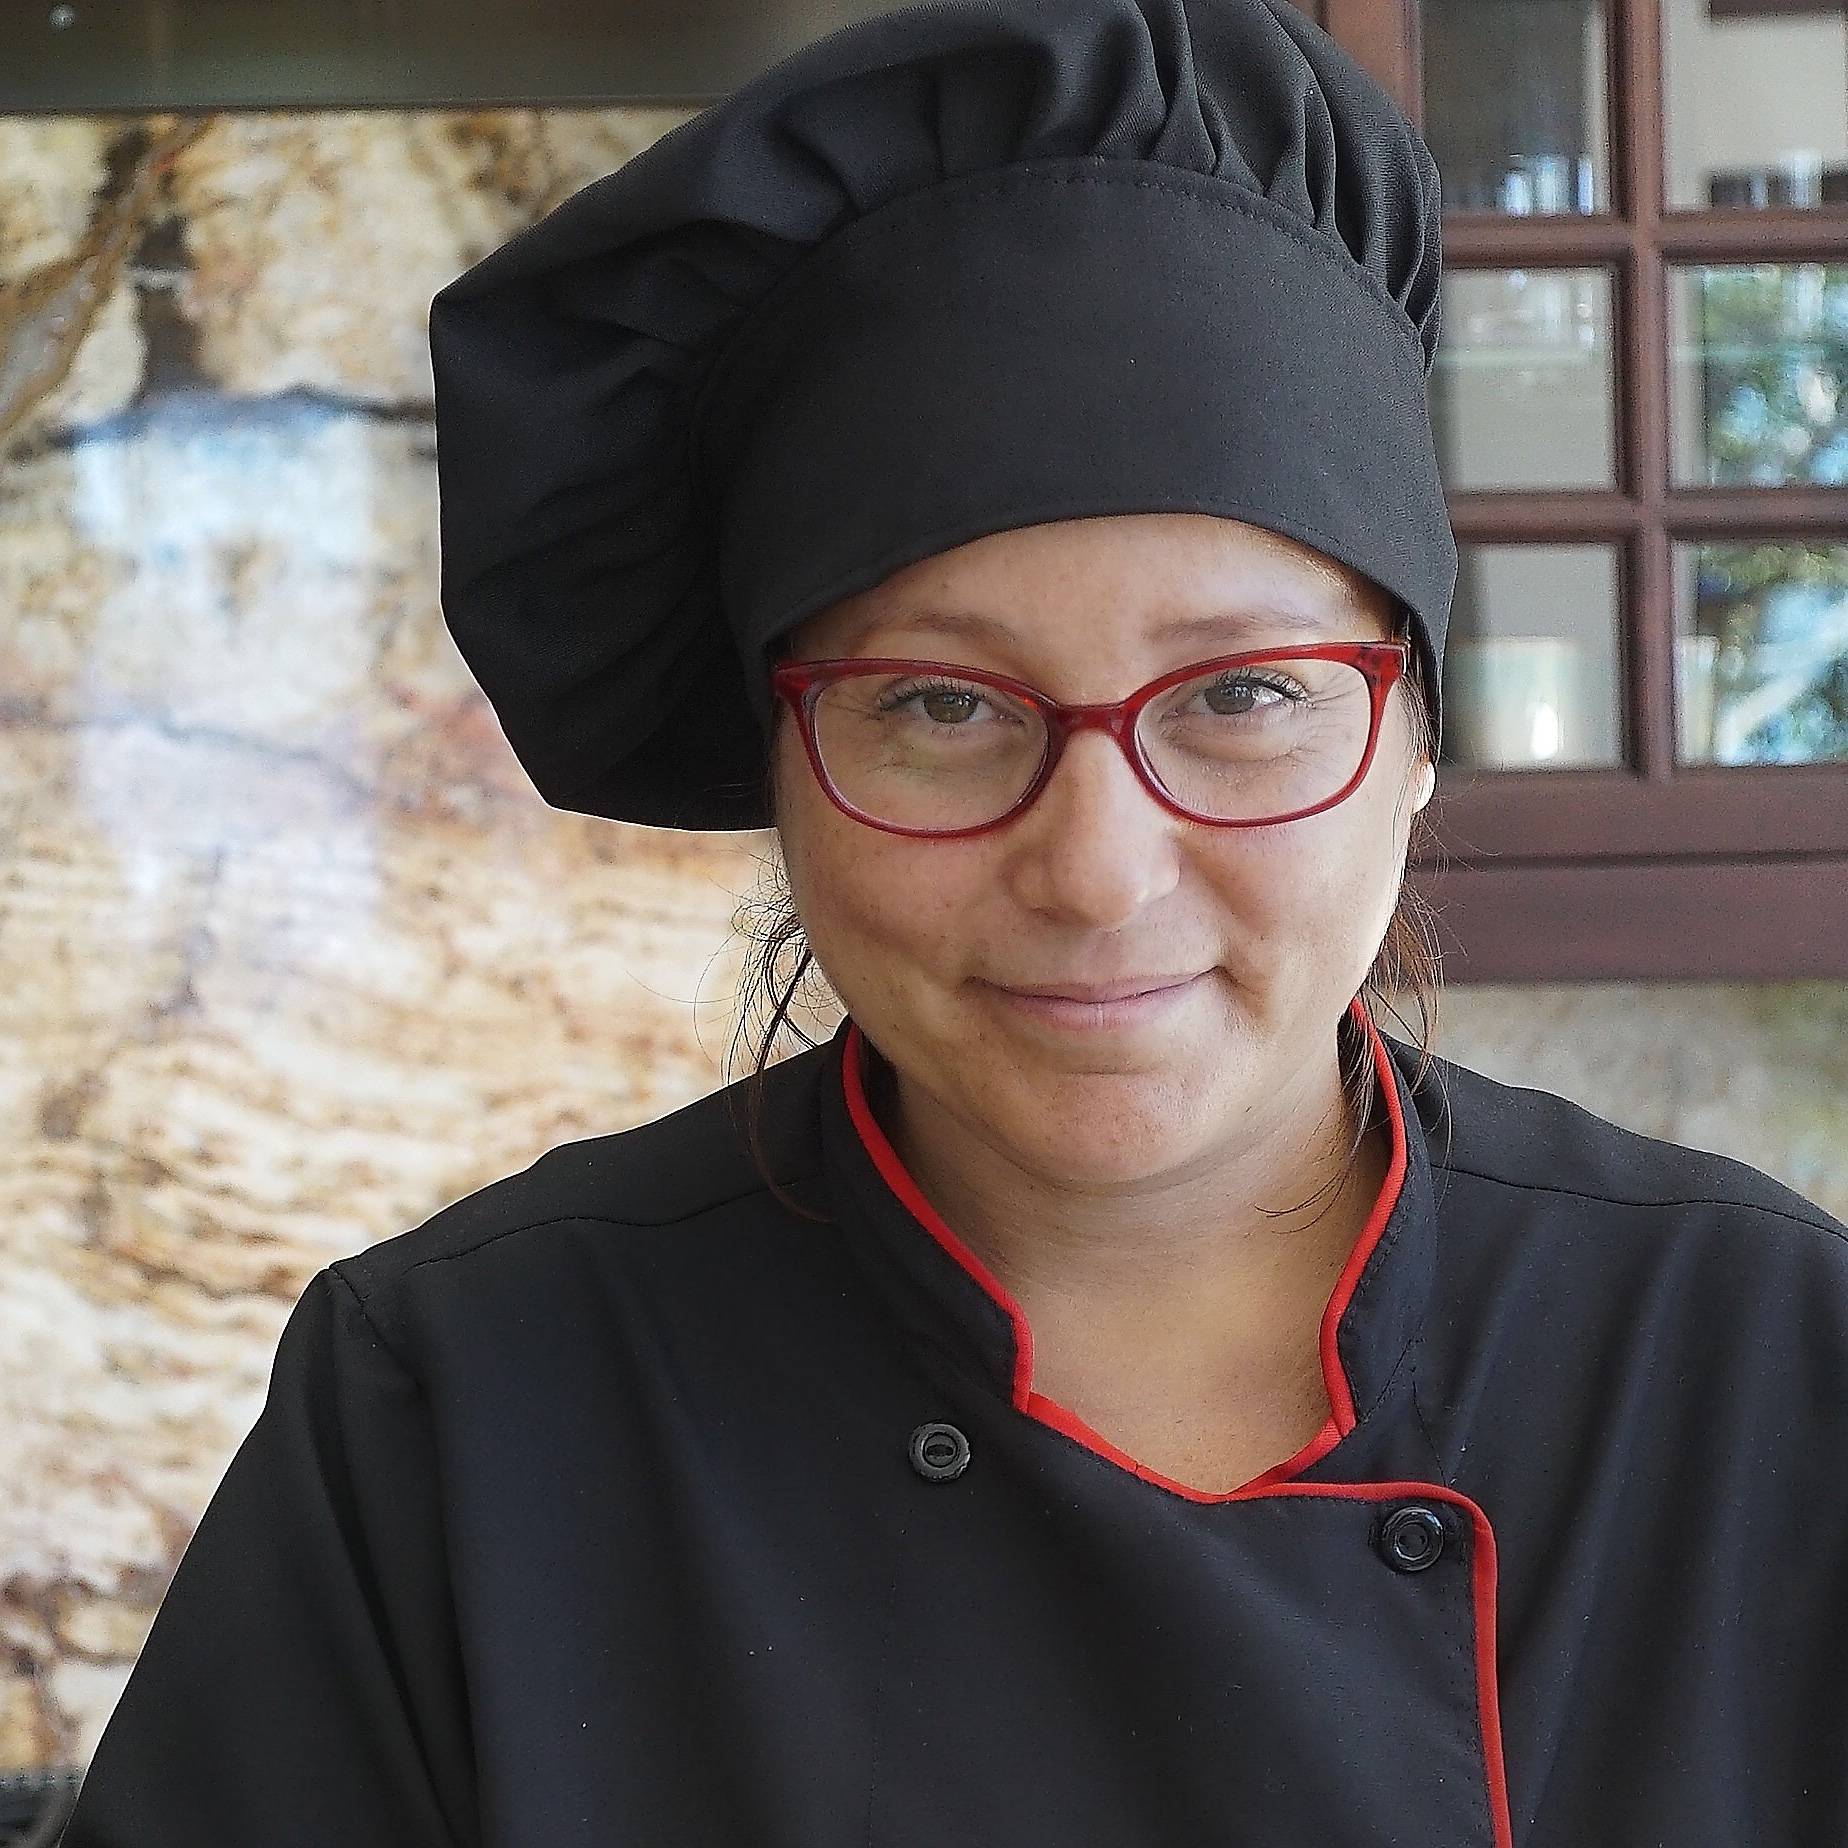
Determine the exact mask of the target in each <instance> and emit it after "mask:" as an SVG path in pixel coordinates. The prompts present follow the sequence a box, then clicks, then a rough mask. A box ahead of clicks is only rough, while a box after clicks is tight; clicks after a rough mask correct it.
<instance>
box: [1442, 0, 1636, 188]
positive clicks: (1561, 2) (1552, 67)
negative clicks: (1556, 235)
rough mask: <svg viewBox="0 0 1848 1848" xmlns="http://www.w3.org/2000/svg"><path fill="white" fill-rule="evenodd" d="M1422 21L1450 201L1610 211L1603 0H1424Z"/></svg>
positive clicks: (1444, 181) (1443, 168)
mask: <svg viewBox="0 0 1848 1848" xmlns="http://www.w3.org/2000/svg"><path fill="white" fill-rule="evenodd" d="M1420 21H1421V24H1420V31H1421V34H1422V37H1423V46H1424V49H1423V61H1424V109H1425V121H1424V132H1425V139H1426V141H1427V142H1428V143H1429V145H1430V149H1431V153H1432V156H1433V157H1434V158H1435V159H1436V161H1437V170H1438V174H1439V177H1440V178H1441V179H1442V181H1443V188H1444V206H1445V209H1446V210H1447V211H1459V210H1461V211H1483V212H1508V213H1512V214H1527V213H1534V212H1573V213H1579V212H1602V211H1607V210H1609V206H1610V193H1609V183H1608V180H1607V177H1606V176H1607V174H1608V172H1609V168H1610V161H1609V154H1608V141H1607V137H1606V132H1605V114H1606V111H1605V93H1606V78H1605V59H1604V38H1605V9H1604V6H1603V4H1602V0H1424V6H1423V8H1422V9H1421V14H1420Z"/></svg>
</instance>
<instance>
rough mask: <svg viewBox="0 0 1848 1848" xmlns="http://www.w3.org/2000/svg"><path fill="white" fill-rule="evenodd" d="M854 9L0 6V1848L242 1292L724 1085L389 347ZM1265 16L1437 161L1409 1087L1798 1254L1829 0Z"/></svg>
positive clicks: (715, 863) (38, 1794)
mask: <svg viewBox="0 0 1848 1848" xmlns="http://www.w3.org/2000/svg"><path fill="white" fill-rule="evenodd" d="M878 10H881V9H880V7H878V6H876V5H868V6H863V7H856V6H850V5H846V4H839V5H835V6H827V5H821V4H811V5H808V6H798V5H796V4H794V3H793V0H788V3H786V4H781V5H777V4H767V3H766V0H750V3H749V4H745V3H744V0H725V3H723V4H720V3H718V0H672V3H671V4H670V3H669V0H657V3H656V4H649V5H644V4H634V3H631V4H623V3H622V0H601V3H599V0H572V3H571V4H568V5H564V4H551V5H542V4H540V0H488V3H487V4H482V5H478V6H475V7H473V8H469V9H466V11H464V10H463V9H455V8H440V7H439V6H437V5H436V4H435V3H434V0H339V3H337V4H331V3H329V4H321V5H318V6H316V7H315V8H313V9H309V8H288V9H279V8H275V7H273V6H270V5H267V4H264V3H263V0H185V5H184V7H183V8H182V6H181V5H180V3H179V0H119V3H117V4H113V5H111V6H109V7H107V8H105V7H103V6H102V5H101V4H100V3H95V4H93V3H92V0H77V4H74V5H54V6H47V5H44V4H40V3H38V0H27V3H25V4H21V5H18V6H14V7H11V8H9V9H7V11H6V13H5V15H4V17H3V18H0V971H3V972H4V980H0V1023H3V1028H0V1111H3V1114H0V1184H3V1185H4V1188H5V1199H4V1207H3V1209H0V1843H5V1842H15V1841H24V1840H27V1839H30V1830H31V1828H32V1826H33V1825H32V1823H31V1820H30V1819H31V1818H32V1817H34V1816H48V1815H50V1813H51V1812H52V1811H53V1810H54V1809H55V1807H56V1803H57V1801H58V1793H59V1792H61V1791H63V1790H66V1789H68V1788H69V1787H70V1784H71V1781H72V1779H73V1778H74V1775H75V1772H76V1771H77V1770H78V1769H80V1768H81V1766H82V1765H83V1764H84V1763H85V1762H86V1761H87V1758H88V1755H89V1752H90V1750H91V1749H92V1747H93V1746H94V1743H95V1740H96V1737H97V1735H98V1734H99V1732H100V1731H101V1728H102V1725H103V1723H104V1721H105V1720H106V1719H107V1717H108V1715H109V1712H110V1710H111V1707H112V1706H113V1703H114V1701H115V1699H116V1697H117V1695H118V1694H119V1692H120V1690H121V1687H122V1685H123V1682H124V1680H125V1679H126V1677H127V1674H128V1671H129V1669H130V1667H131V1666H132V1664H133V1662H134V1659H135V1656H136V1654H137V1652H138V1650H139V1648H140V1646H141V1643H142V1641H143V1639H144V1637H145V1635H146V1630H147V1626H148V1624H149V1622H150V1621H151V1619H152V1616H153V1613H154V1610H155V1608H156V1606H157V1605H158V1603H159V1601H160V1598H161V1596H162V1594H163V1592H164V1590H165V1588H166V1585H167V1583H168V1581H169V1579H170V1577H171V1574H172V1571H173V1569H174V1567H175V1565H176V1564H177V1562H178V1559H179V1556H180V1554H181V1552H182V1550H183V1549H184V1547H185V1545H186V1542H187V1540H188V1538H189V1536H190V1534H191V1531H192V1528H193V1525H194V1523H195V1522H196V1520H197V1518H198V1516H199V1513H200V1512H201V1511H202V1509H203V1508H204V1506H205V1503H206V1501H207V1500H208V1499H209V1496H210V1494H211V1491H212V1489H213V1488H214V1487H215V1485H216V1483H217V1481H218V1479H219V1477H220V1476H221V1475H222V1473H223V1471H224V1468H225V1466H226V1464H227V1463H228V1462H229V1460H230V1457H231V1454H232V1452H233V1451H234V1449H235V1448H236V1446H237V1444H238V1443H239V1441H240V1440H241V1439H242V1437H243V1435H244V1433H245V1432H246V1431H247V1430H248V1428H249V1426H250V1424H251V1422H252V1421H253V1420H254V1418H255V1417H256V1414H257V1411H258V1409H259V1407H260V1405H261V1403H262V1398H263V1393H264V1390H265V1386H266V1383H267V1379H268V1372H269V1365H270V1360H271V1356H272V1353H273V1351H274V1347H275V1342H276V1338H277V1336H278V1334H279V1332H280V1329H281V1326H282V1322H283V1320H284V1319H285V1317H286V1315H287V1313H288V1311H289V1309H290V1307H291V1306H292V1305H293V1303H294V1302H295V1300H296V1298H297V1296H298V1295H299V1293H300V1291H301V1290H302V1288H303V1287H304V1286H305V1284H306V1282H307V1280H308V1278H309V1277H310V1276H311V1275H312V1274H313V1273H314V1272H315V1271H316V1270H317V1269H319V1268H320V1267H321V1266H323V1265H324V1264H326V1263H328V1262H330V1261H331V1260H333V1259H335V1258H338V1257H341V1256H344V1255H346V1254H348V1253H350V1252H353V1251H357V1250H359V1249H361V1248H362V1247H364V1246H366V1245H369V1244H371V1243H373V1242H375V1241H377V1240H379V1239H381V1238H387V1237H390V1236H392V1235H394V1234H396V1233H398V1232H400V1231H403V1230H405V1229H407V1228H408V1227H410V1226H412V1225H414V1224H416V1223H418V1222H419V1221H421V1220H422V1219H424V1218H425V1217H427V1216H428V1215H429V1214H430V1213H431V1212H433V1211H434V1210H435V1209H436V1208H437V1207H438V1206H440V1205H442V1204H445V1203H447V1202H448V1201H450V1200H453V1199H455V1198H457V1197H459V1196H461V1195H462V1194H465V1193H467V1192H470V1191H472V1190H473V1189H474V1188H476V1187H478V1186H480V1185H482V1184H483V1183H485V1182H486V1181H488V1180H491V1179H493V1178H495V1177H496V1176H498V1175H502V1174H505V1173H508V1172H511V1171H512V1170H514V1169H516V1168H520V1167H523V1166H525V1165H526V1164H527V1163H528V1162H530V1161H531V1160H533V1159H534V1158H535V1157H536V1156H537V1155H538V1154H539V1153H540V1152H541V1151H542V1150H543V1149H545V1148H546V1147H548V1146H550V1145H552V1144H553V1143H556V1142H559V1141H564V1140H569V1139H574V1138H577V1137H581V1136H589V1135H598V1134H603V1133H607V1132H609V1131H613V1130H618V1129H622V1128H625V1127H627V1126H629V1125H630V1124H632V1123H636V1122H640V1121H643V1120H646V1119H649V1118H653V1117H656V1116H659V1115H662V1114H664V1113H665V1112H667V1111H669V1110H671V1109H674V1108H677V1107H678V1106H679V1105H681V1104H683V1103H685V1102H688V1101H690V1100H691V1099H692V1098H694V1097H696V1096H698V1095H699V1094H701V1093H702V1092H705V1091H707V1090H710V1089H711V1088H713V1087H714V1086H715V1085H716V1084H719V1083H721V1082H724V1081H725V1080H726V1079H727V1078H728V1077H734V1076H738V1075H741V1073H742V1072H743V1071H744V1070H745V1069H747V1068H748V1064H749V1053H748V1052H747V1051H742V1050H740V1051H739V1052H738V1053H737V1054H736V1055H734V1053H733V1043H732V1042H733V1031H734V1028H735V1027H736V1025H737V1024H738V1022H737V999H736V995H735V992H734V991H735V987H736V983H737V975H738V969H739V967H740V964H741V961H742V953H743V948H744V939H743V934H742V933H743V927H744V925H745V924H746V923H747V921H748V916H749V908H750V905H751V902H752V896H753V894H754V893H755V892H757V890H758V889H759V881H760V879H761V878H762V876H763V874H764V871H765V867H766V864H767V857H768V854H769V851H770V841H769V837H768V836H764V835H737V836H723V835H710V836H701V835H677V834H672V833H668V832H664V831H658V830H653V829H646V828H638V827H627V826H624V825H621V824H617V823H610V822H601V821H594V820H591V819H588V818H585V817H578V816H567V815H564V814H560V813H558V812H555V811H553V810H551V809H549V808H547V807H546V806H545V805H544V804H543V803H542V802H541V801H540V800H539V798H538V796H537V795H536V794H535V793H534V792H533V790H532V788H531V786H530V785H529V784H528V783H527V781H526V779H525V777H524V775H523V773H522V772H521V771H520V770H519V768H518V766H517V765H516V764H515V762H514V760H513V758H512V756H511V753H510V752H509V750H508V748H507V746H506V743H505V741H504V739H503V738H502V736H501V733H500V730H499V727H498V726H497V724H496V723H495V721H494V718H493V715H492V713H491V712H490V711H489V709H488V707H487V705H486V702H485V700H484V699H483V698H482V697H481V695H480V694H479V692H478V691H477V690H476V688H475V686H474V683H473V681H472V679H471V678H470V677H469V675H468V673H467V670H466V669H465V668H464V667H463V665H462V663H461V661H460V659H459V657H458V656H457V654H456V653H455V650H454V649H453V647H452V646H451V644H450V642H449V640H448V637H447V633H446V631H445V629H444V627H443V624H442V620H441V616H440V612H439V610H438V607H437V602H436V589H437V550H436V495H435V475H434V465H433V443H432V433H431V401H430V400H431V386H430V377H429V364H428V355H427V349H426V345H425V328H426V315H427V311H428V307H429V301H430V297H431V296H432V295H433V294H434V293H435V291H436V290H437V289H438V288H440V287H441V286H442V285H443V284H444V283H445V282H446V281H448V280H449V279H450V278H451V277H453V276H454V275H456V274H457V273H458V272H459V271H460V270H462V269H463V268H465V267H467V266H468V265H469V264H470V263H472V262H474V261H475V260H476V259H477V258H478V257H480V256H482V255H483V254H485V253H486V252H487V251H488V250H490V249H492V248H493V247H494V246H495V245H497V244H499V243H500V242H502V241H503V240H504V239H505V238H506V237H508V236H509V235H510V234H511V233H512V232H514V231H516V230H517V229H518V228H519V227H520V226H522V225H524V224H526V223H529V222H531V221H532V220H533V219H535V218H537V217H539V216H540V215H542V214H543V213H544V212H545V211H546V210H548V209H549V208H550V207H551V206H553V205H555V204H556V203H558V202H559V201H560V200H562V199H563V198H565V197H566V196H567V195H568V194H569V193H571V192H573V191H575V190H576V189H577V188H578V187H580V186H582V185H584V184H585V183H587V182H588V181H590V180H592V179H594V178H596V177H598V176H599V175H601V174H603V173H606V172H609V171H610V170H612V169H613V168H615V167H617V166H620V165H621V164H622V163H623V162H624V161H625V160H627V159H628V158H629V157H630V156H631V155H633V154H634V153H636V152H637V151H639V150H640V149H641V148H643V147H645V146H647V145H648V144H649V143H650V142H651V141H652V140H654V139H655V138H656V137H657V136H659V135H660V134H662V133H664V132H665V131H666V130H667V129H668V128H669V127H671V126H672V125H673V124H674V123H676V122H678V121H680V120H682V119H683V118H684V117H685V116H686V115H687V114H689V113H691V112H692V111H693V110H695V109H696V108H698V107H699V106H700V105H701V104H702V103H703V102H705V101H707V100H710V99H711V98H712V97H714V96H716V95H719V94H721V93H723V92H724V91H725V90H727V89H729V88H731V87H732V86H733V85H735V84H736V83H737V82H739V81H741V80H742V79H743V78H744V77H746V76H748V75H749V74H751V72H752V71H753V70H755V69H758V68H761V67H762V66H763V65H765V64H767V63H769V62H770V61H771V60H772V59H773V58H775V57H777V56H779V55H781V54H782V53H783V52H784V51H786V50H789V49H792V48H793V47H794V46H795V45H796V44H798V43H800V42H802V41H804V40H806V39H809V38H812V37H814V36H817V35H818V34H819V33H821V32H823V31H825V30H828V29H830V28H831V27H833V26H834V25H837V24H839V23H841V22H842V21H843V20H845V19H846V18H848V17H850V16H853V15H854V14H856V13H859V12H873V11H878ZM1305 10H1308V11H1310V12H1311V14H1312V16H1313V17H1315V18H1316V19H1317V20H1318V21H1319V22H1320V23H1321V24H1323V25H1324V26H1325V27H1326V28H1327V29H1328V30H1329V31H1330V32H1331V33H1332V34H1334V36H1336V37H1337V38H1338V39H1339V40H1340V41H1341V42H1342V43H1343V44H1344V45H1346V46H1347V47H1348V49H1349V50H1350V51H1352V52H1353V54H1354V55H1355V56H1356V57H1357V58H1359V59H1360V60H1361V61H1362V62H1364V63H1366V64H1367V65H1368V67H1369V68H1370V69H1372V70H1374V71H1375V73H1376V74H1377V75H1379V76H1380V78H1381V80H1382V81H1383V82H1385V83H1386V84H1387V85H1388V86H1389V87H1390V88H1391V89H1392V90H1393V92H1394V93H1395V95H1397V96H1398V98H1399V99H1400V101H1401V103H1402V104H1403V105H1404V106H1405V108H1406V109H1407V110H1408V112H1409V113H1411V114H1412V115H1413V117H1414V119H1415V120H1417V121H1418V122H1419V124H1420V126H1421V127H1422V129H1423V131H1424V133H1425V135H1426V138H1427V140H1428V141H1429V143H1430V145H1431V148H1432V151H1433V153H1434V154H1435V156H1436V158H1437V162H1438V166H1439V169H1440V173H1441V175H1442V179H1443V186H1444V197H1445V206H1446V221H1445V248H1446V256H1447V274H1448V282H1447V292H1446V296H1445V300H1444V331H1443V340H1442V346H1441V352H1440V359H1439V363H1438V366H1437V369H1436V372H1435V375H1434V378H1433V381H1432V389H1431V402H1432V413H1433V418H1434V421H1435V424H1436V427H1437V430H1438V433H1439V438H1440V445H1441V453H1442V456H1443V461H1444V467H1445V473H1446V481H1447V486H1448V488H1449V491H1450V495H1451V506H1452V518H1453V522H1454V524H1455V526H1456V530H1457V533H1458V538H1459V542H1460V546H1461V551H1462V574H1461V579H1460V583H1459V587H1458V593H1457V601H1456V607H1455V612H1454V617H1453V624H1454V626H1453V630H1452V637H1451V641H1450V644H1449V648H1448V652H1447V660H1446V689H1445V703H1446V708H1447V713H1448V715H1449V728H1450V736H1449V739H1448V741H1447V744H1448V752H1449V754H1448V755H1447V757H1446V761H1445V762H1444V764H1443V765H1442V770H1441V776H1440V784H1439V796H1438V800H1437V803H1436V804H1435V805H1434V810H1435V813H1436V817H1437V830H1436V838H1435V840H1434V841H1433V842H1432V843H1431V844H1430V845H1429V846H1428V847H1427V848H1426V849H1424V850H1423V851H1421V854H1420V858H1419V864H1418V865H1417V866H1416V868H1415V869H1414V874H1413V877H1414V878H1415V880H1416V881H1417V882H1418V884H1419V885H1420V887H1421V889H1422V890H1423V891H1424V892H1425V893H1426V894H1427V896H1428V897H1429V898H1430V900H1431V902H1432V903H1433V905H1434V906H1435V907H1436V910H1437V913H1438V917H1439V922H1440V939H1441V942H1442V945H1443V948H1444V952H1445V960H1444V973H1445V982H1446V987H1445V993H1444V999H1443V1005H1442V1009H1441V1012H1440V1015H1439V1019H1438V1030H1437V1033H1436V1045H1437V1049H1438V1050H1439V1051H1440V1052H1443V1053H1445V1054H1447V1055H1448V1056H1450V1057H1452V1058H1455V1059H1458V1060H1460V1061H1462V1062H1463V1063H1464V1064H1466V1065H1472V1066H1475V1067H1476V1068H1478V1069H1480V1070H1483V1071H1486V1072H1489V1073H1491V1074H1493V1075H1495V1076H1497V1077H1501V1078H1505V1079H1509V1080H1512V1081H1514V1082H1517V1083H1523V1084H1533V1085H1538V1086H1541V1087H1543V1088H1545V1089H1549V1090H1555V1091H1559V1092H1562V1093H1564V1094H1565V1095H1567V1096H1570V1097H1573V1098H1576V1099H1578V1100H1579V1101H1581V1102H1583V1103H1585V1104H1587V1105H1588V1106H1590V1107H1591V1108H1592V1109H1594V1110H1597V1111H1599V1112H1600V1113H1602V1114H1604V1115H1606V1116H1609V1117H1611V1118H1614V1119H1615V1120H1617V1121H1618V1122H1621V1123H1625V1124H1628V1125H1630V1126H1632V1127H1634V1128H1637V1129H1641V1130H1643V1131H1646V1132H1648V1133H1650V1134H1654V1135H1661V1136H1667V1137H1669V1138H1671V1139H1673V1140H1675V1141H1679V1142H1686V1143H1690V1144H1694V1145H1696V1146H1700V1147H1705V1148H1712V1149H1718V1150H1721V1151H1723V1152H1725V1153H1729V1154H1733V1155H1737V1156H1740V1157H1742V1158H1743V1159H1745V1160H1747V1161H1750V1162H1752V1163H1753V1164H1754V1165H1756V1166H1758V1167H1761V1168H1764V1169H1766V1170H1768V1171H1769V1172H1771V1173H1773V1174H1775V1175H1777V1176H1778V1177H1779V1178H1780V1179H1783V1180H1785V1181H1787V1182H1788V1183H1789V1184H1790V1185H1792V1186H1794V1187H1796V1188H1797V1189H1798V1190H1799V1191H1800V1192H1802V1193H1804V1194H1806V1195H1808V1196H1809V1197H1810V1198H1812V1199H1814V1200H1815V1201H1817V1202H1818V1203H1819V1204H1821V1205H1823V1206H1825V1207H1826V1208H1828V1209H1829V1210H1830V1211H1832V1212H1834V1213H1836V1214H1837V1215H1843V1216H1848V13H1845V12H1844V6H1843V0H1826V3H1825V0H1316V3H1315V4H1314V5H1312V6H1306V8H1305ZM1414 1018H1415V1016H1414ZM831 1024H832V1021H831V1019H830V1018H828V1017H827V1016H826V1015H825V1014H824V1015H822V1016H819V1017H817V1019H816V1020H815V1022H814V1023H813V1026H812V1030H816V1029H819V1030H826V1028H827V1027H828V1026H830V1025H831ZM1384 1024H1386V1025H1387V1027H1388V1029H1389V1030H1397V1029H1395V1028H1394V1027H1393V1024H1392V1023H1391V1022H1390V1021H1388V1022H1385V1023H1384ZM795 1044H796V1042H794V1041H786V1042H785V1044H784V1050H793V1049H794V1045H795ZM9 1774H10V1775H9ZM47 1793H50V1794H49V1797H48V1796H47ZM47 1826H48V1825H47V1824H44V1823H41V1824H40V1825H39V1827H40V1828H41V1830H43V1829H45V1828H46V1827H47ZM42 1839H44V1840H46V1841H49V1840H50V1839H51V1837H50V1835H49V1834H43V1836H42Z"/></svg>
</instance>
